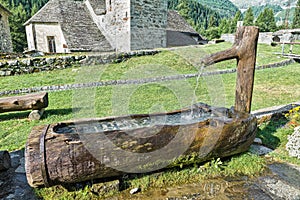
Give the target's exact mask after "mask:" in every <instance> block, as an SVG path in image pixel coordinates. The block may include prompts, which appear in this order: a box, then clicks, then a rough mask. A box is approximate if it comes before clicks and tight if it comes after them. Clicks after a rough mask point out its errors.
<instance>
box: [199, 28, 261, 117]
mask: <svg viewBox="0 0 300 200" xmlns="http://www.w3.org/2000/svg"><path fill="white" fill-rule="evenodd" d="M258 36H259V29H258V27H255V26H242V27H239V28H238V30H237V33H236V36H235V42H234V44H233V46H232V48H230V49H228V50H225V51H222V52H218V53H215V54H212V55H210V56H208V57H206V58H204V59H203V60H202V63H203V64H204V65H207V66H209V65H212V64H214V63H218V62H221V61H225V60H230V59H236V60H237V80H236V95H235V109H236V110H238V111H241V112H248V113H250V111H251V102H252V93H253V84H254V73H255V63H256V54H257V41H258Z"/></svg>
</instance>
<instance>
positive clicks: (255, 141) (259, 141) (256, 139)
mask: <svg viewBox="0 0 300 200" xmlns="http://www.w3.org/2000/svg"><path fill="white" fill-rule="evenodd" d="M253 143H256V144H262V140H261V139H260V138H255V139H254V142H253Z"/></svg>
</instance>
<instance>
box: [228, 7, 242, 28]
mask: <svg viewBox="0 0 300 200" xmlns="http://www.w3.org/2000/svg"><path fill="white" fill-rule="evenodd" d="M242 20H243V16H242V13H241V11H237V12H236V13H235V16H234V18H233V19H232V20H231V23H230V33H235V32H236V27H237V22H238V21H242Z"/></svg>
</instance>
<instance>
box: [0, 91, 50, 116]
mask: <svg viewBox="0 0 300 200" xmlns="http://www.w3.org/2000/svg"><path fill="white" fill-rule="evenodd" d="M46 107H48V93H46V92H43V93H36V94H28V95H24V96H13V97H6V98H1V99H0V113H4V112H10V111H22V110H41V109H42V108H46Z"/></svg>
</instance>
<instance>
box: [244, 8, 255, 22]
mask: <svg viewBox="0 0 300 200" xmlns="http://www.w3.org/2000/svg"><path fill="white" fill-rule="evenodd" d="M253 24H254V15H253V11H252V8H251V7H249V8H248V10H247V11H246V14H245V18H244V26H253Z"/></svg>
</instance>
